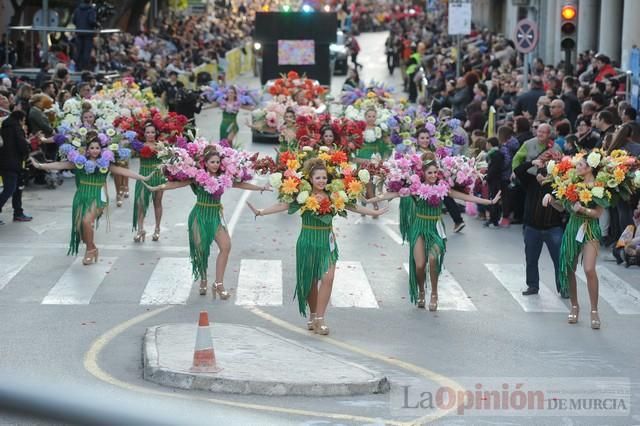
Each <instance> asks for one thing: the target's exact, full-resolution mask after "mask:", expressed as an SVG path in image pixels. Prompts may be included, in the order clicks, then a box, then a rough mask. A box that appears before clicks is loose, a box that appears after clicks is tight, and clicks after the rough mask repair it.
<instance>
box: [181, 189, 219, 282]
mask: <svg viewBox="0 0 640 426" xmlns="http://www.w3.org/2000/svg"><path fill="white" fill-rule="evenodd" d="M191 190H192V191H193V193H194V194H196V199H197V201H196V205H195V206H193V209H191V213H189V257H190V258H191V268H192V271H193V277H194V279H195V280H198V279H206V277H207V266H208V263H209V253H210V249H211V243H213V240H215V238H216V233H217V232H218V227H219V226H220V224H221V223H222V204H220V197H214V196H213V195H211V194H209V193H208V192H207V191H205V190H204V188H202V187H201V186H200V185H191Z"/></svg>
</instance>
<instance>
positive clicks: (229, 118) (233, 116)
mask: <svg viewBox="0 0 640 426" xmlns="http://www.w3.org/2000/svg"><path fill="white" fill-rule="evenodd" d="M237 117H238V113H237V112H235V113H234V112H226V111H222V122H221V123H220V139H226V138H227V137H228V136H229V134H231V133H234V134H237V133H238V130H239V127H238V121H237Z"/></svg>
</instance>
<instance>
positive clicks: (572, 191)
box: [565, 184, 579, 203]
mask: <svg viewBox="0 0 640 426" xmlns="http://www.w3.org/2000/svg"><path fill="white" fill-rule="evenodd" d="M565 196H566V197H567V200H569V201H571V202H572V203H575V202H576V201H578V198H579V196H578V191H577V190H576V186H575V185H574V184H569V186H567V190H566V193H565Z"/></svg>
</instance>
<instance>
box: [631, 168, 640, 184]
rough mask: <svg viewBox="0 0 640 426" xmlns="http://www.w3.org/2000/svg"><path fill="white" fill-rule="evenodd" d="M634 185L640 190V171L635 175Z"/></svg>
mask: <svg viewBox="0 0 640 426" xmlns="http://www.w3.org/2000/svg"><path fill="white" fill-rule="evenodd" d="M633 184H634V185H635V186H636V187H637V188H640V170H636V172H635V174H634V175H633Z"/></svg>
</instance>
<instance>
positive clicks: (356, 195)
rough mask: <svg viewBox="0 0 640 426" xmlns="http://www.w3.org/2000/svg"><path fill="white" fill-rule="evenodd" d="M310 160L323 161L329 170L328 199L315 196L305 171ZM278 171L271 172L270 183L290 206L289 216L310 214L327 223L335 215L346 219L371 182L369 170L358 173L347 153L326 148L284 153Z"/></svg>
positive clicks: (280, 197) (280, 158)
mask: <svg viewBox="0 0 640 426" xmlns="http://www.w3.org/2000/svg"><path fill="white" fill-rule="evenodd" d="M311 158H319V159H321V160H322V161H323V162H324V163H325V165H326V167H327V173H328V175H329V183H328V185H327V186H326V191H327V193H328V198H326V199H325V198H322V199H321V198H319V197H317V196H315V195H313V194H312V191H311V190H312V187H311V183H310V176H307V175H306V174H305V173H306V171H305V170H304V169H303V164H304V162H305V161H306V160H308V159H311ZM276 170H279V171H277V172H275V173H272V174H271V175H270V177H269V181H270V183H271V186H272V187H273V188H275V189H276V190H277V191H278V199H279V200H280V201H281V202H284V203H287V204H289V205H290V208H289V211H290V213H293V212H296V211H298V210H300V212H301V213H304V212H307V211H309V212H312V213H314V214H316V215H318V216H319V218H320V220H322V221H324V222H326V223H330V222H331V218H332V217H333V216H334V215H340V216H345V215H346V213H347V212H346V207H348V206H353V205H355V204H356V202H357V200H358V199H360V198H361V197H362V196H363V194H364V191H365V187H366V184H367V183H368V182H369V179H370V176H369V173H368V172H367V171H366V170H360V171H358V170H357V169H356V167H355V165H353V164H350V163H349V162H348V156H347V153H346V152H344V151H340V150H335V149H334V150H332V149H330V148H328V147H324V146H322V147H319V148H318V149H317V150H314V149H313V148H311V147H305V148H303V149H302V150H300V151H298V152H290V151H287V152H284V153H282V154H281V155H280V157H279V159H278V165H277V167H276Z"/></svg>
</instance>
